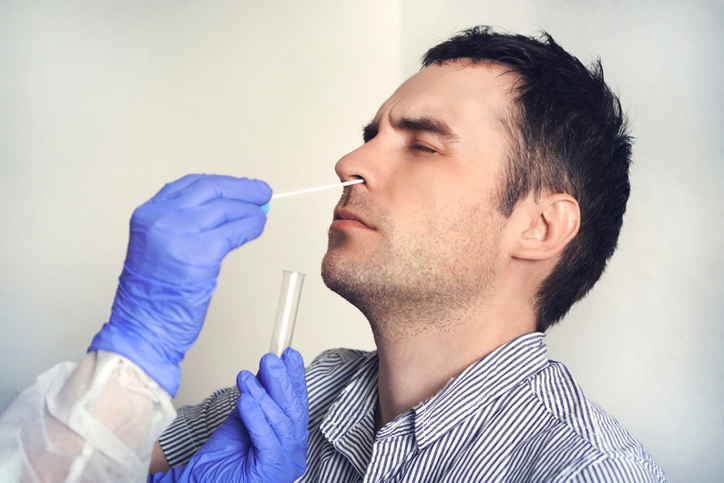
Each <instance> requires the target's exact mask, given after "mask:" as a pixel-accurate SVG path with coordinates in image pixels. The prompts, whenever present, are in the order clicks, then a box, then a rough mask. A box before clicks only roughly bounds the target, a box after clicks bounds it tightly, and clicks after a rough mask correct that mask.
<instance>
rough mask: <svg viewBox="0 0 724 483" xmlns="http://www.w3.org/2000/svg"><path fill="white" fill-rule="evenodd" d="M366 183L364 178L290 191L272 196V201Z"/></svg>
mask: <svg viewBox="0 0 724 483" xmlns="http://www.w3.org/2000/svg"><path fill="white" fill-rule="evenodd" d="M364 182H365V180H364V179H362V178H360V179H354V180H352V181H345V182H344V183H337V184H328V185H327V186H317V187H316V188H307V189H304V190H298V191H290V192H288V193H279V194H278V195H274V196H272V197H271V199H273V200H275V199H277V198H284V197H285V196H294V195H301V194H302V193H311V192H312V191H319V190H326V189H330V188H342V187H343V186H349V185H351V184H357V183H364Z"/></svg>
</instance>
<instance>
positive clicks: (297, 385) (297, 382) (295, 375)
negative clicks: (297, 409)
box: [282, 347, 309, 408]
mask: <svg viewBox="0 0 724 483" xmlns="http://www.w3.org/2000/svg"><path fill="white" fill-rule="evenodd" d="M282 362H284V364H285V365H286V366H287V373H288V374H289V378H290V379H291V381H292V385H293V386H294V389H295V391H296V392H297V395H298V396H299V399H300V400H301V402H302V405H303V406H304V407H306V408H309V399H308V395H307V377H306V374H305V370H304V359H303V358H302V355H301V354H300V353H299V352H297V351H296V350H294V349H292V348H291V347H287V348H286V349H285V350H284V353H283V354H282Z"/></svg>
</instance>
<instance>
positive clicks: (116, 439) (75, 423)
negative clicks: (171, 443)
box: [0, 351, 176, 483]
mask: <svg viewBox="0 0 724 483" xmlns="http://www.w3.org/2000/svg"><path fill="white" fill-rule="evenodd" d="M175 415H176V411H175V410H174V408H173V406H172V405H171V396H170V395H169V394H168V393H167V392H166V391H165V390H164V389H162V388H161V387H160V386H159V385H158V384H157V383H156V382H155V381H154V380H153V379H151V378H150V377H149V376H148V375H146V373H145V372H143V370H141V369H140V368H139V367H138V366H137V365H135V364H134V363H133V362H131V361H129V360H128V359H126V358H125V357H122V356H120V355H118V354H115V353H113V352H105V351H92V352H89V353H88V354H87V355H86V356H85V358H83V360H82V361H81V362H80V364H75V363H72V362H63V363H60V364H58V365H56V366H55V367H53V368H52V369H50V370H48V371H46V372H44V373H43V374H41V375H40V376H38V378H37V380H36V382H35V384H34V385H32V386H31V387H29V388H27V389H26V390H24V391H23V392H22V393H21V394H20V395H19V396H18V397H17V398H16V399H15V400H14V401H13V402H12V403H11V404H10V406H9V407H8V408H7V410H6V411H5V413H4V414H3V415H2V418H0V481H2V482H33V483H35V482H41V481H42V482H68V483H71V482H73V483H74V482H86V481H87V482H106V481H107V482H119V481H133V482H142V481H146V479H147V475H148V466H149V463H150V461H151V451H152V449H153V444H154V442H155V441H156V440H157V439H158V437H159V436H160V435H161V433H162V432H163V430H164V429H165V428H166V427H167V426H168V425H169V424H170V423H171V421H172V420H173V418H174V417H175Z"/></svg>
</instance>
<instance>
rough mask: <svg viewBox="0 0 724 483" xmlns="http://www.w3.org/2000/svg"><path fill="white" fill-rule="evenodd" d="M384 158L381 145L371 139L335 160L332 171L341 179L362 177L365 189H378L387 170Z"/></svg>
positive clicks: (381, 185) (373, 190) (372, 190)
mask: <svg viewBox="0 0 724 483" xmlns="http://www.w3.org/2000/svg"><path fill="white" fill-rule="evenodd" d="M385 159H386V156H385V153H384V152H383V150H382V149H381V146H379V143H377V142H376V140H375V139H373V140H371V141H369V142H367V143H365V144H363V145H362V146H360V147H359V148H357V149H355V150H354V151H352V152H351V153H349V154H347V155H346V156H344V157H342V159H340V160H339V161H337V164H336V165H335V166H334V171H335V172H336V173H337V176H339V179H340V180H342V181H351V180H354V179H358V178H362V179H364V180H365V182H364V186H365V189H366V190H367V191H370V192H375V191H380V190H381V189H382V187H383V186H384V180H385V172H386V171H387V169H386V168H385V161H384V160H385ZM388 167H389V166H388ZM360 188H361V186H360Z"/></svg>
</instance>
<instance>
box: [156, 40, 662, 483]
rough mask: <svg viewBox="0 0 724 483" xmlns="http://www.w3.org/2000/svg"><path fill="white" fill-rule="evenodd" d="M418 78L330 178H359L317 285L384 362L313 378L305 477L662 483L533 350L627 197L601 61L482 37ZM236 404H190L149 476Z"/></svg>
mask: <svg viewBox="0 0 724 483" xmlns="http://www.w3.org/2000/svg"><path fill="white" fill-rule="evenodd" d="M423 67H424V68H423V70H421V71H420V72H419V73H418V74H416V75H415V76H413V77H412V78H410V79H409V80H408V81H406V82H405V83H404V84H403V85H402V86H401V87H400V88H399V89H398V90H397V91H396V92H395V93H394V94H393V95H392V97H391V98H390V99H389V100H387V101H386V102H385V103H384V104H383V105H382V107H381V108H380V109H379V111H378V112H377V114H376V116H375V117H374V119H373V120H372V122H370V124H368V125H367V126H366V127H365V129H364V141H365V144H364V145H362V146H361V147H360V148H359V149H357V150H356V151H354V152H352V153H350V154H349V155H347V156H345V157H344V158H342V159H341V160H340V161H339V162H338V163H337V166H336V171H337V174H338V175H339V177H340V179H342V180H344V181H347V180H351V179H355V178H361V179H363V180H364V184H358V185H355V186H353V187H348V188H347V189H346V191H345V193H344V194H343V196H342V199H341V200H340V202H339V203H338V205H337V207H336V209H335V211H334V219H333V222H332V224H331V226H330V230H329V246H328V251H327V254H326V255H325V257H324V260H323V263H322V275H323V278H324V281H325V283H326V284H327V286H328V287H329V288H330V289H332V290H333V291H335V292H337V293H338V294H340V295H341V296H343V297H344V298H345V299H347V300H348V301H349V302H350V303H352V304H353V305H355V306H356V307H357V308H358V309H359V310H360V311H362V313H363V314H364V315H365V316H366V317H367V319H368V320H369V322H370V325H371V327H372V331H373V334H374V338H375V342H376V345H377V351H376V352H373V353H365V352H360V351H351V350H333V351H328V352H325V353H323V354H322V355H321V356H319V357H318V358H317V359H316V360H315V361H314V362H313V363H312V364H311V366H310V367H309V368H308V369H307V386H308V391H309V407H310V419H309V452H308V455H307V468H306V472H305V473H304V475H303V476H302V477H301V479H300V480H299V481H363V480H364V481H601V480H604V481H665V476H664V474H663V472H662V471H661V469H660V468H659V467H658V466H657V465H656V463H655V462H654V461H653V459H652V458H651V457H650V456H649V455H648V454H647V453H646V452H645V450H644V449H643V448H642V446H641V445H640V444H639V443H638V442H637V441H636V440H634V439H633V437H632V436H631V435H630V434H628V433H627V432H626V430H625V429H624V428H622V427H621V426H620V425H619V424H618V423H617V422H616V421H615V420H614V419H613V418H611V417H610V416H609V415H607V414H606V413H605V412H603V411H602V410H601V409H600V408H598V407H597V406H595V405H593V404H592V403H591V402H589V401H588V400H587V399H586V398H585V397H584V395H583V393H582V391H581V389H580V388H579V387H578V386H577V384H576V383H575V381H574V380H573V378H572V377H571V375H570V374H569V373H568V372H567V370H566V369H565V367H564V366H563V365H562V364H559V363H555V362H551V361H549V360H548V359H547V358H546V349H545V345H544V344H543V342H542V338H543V334H542V332H545V330H546V329H547V328H548V327H550V326H551V325H552V324H554V323H556V322H557V321H559V320H560V319H561V318H562V317H563V316H564V315H565V314H566V313H567V311H568V310H569V308H570V307H571V305H572V304H573V303H575V302H576V301H577V300H579V299H581V298H582V297H583V296H584V295H585V294H586V293H587V292H588V291H589V290H590V289H591V288H592V287H593V285H594V284H595V282H596V281H597V280H598V278H599V277H600V276H601V273H602V272H603V270H604V268H605V265H606V262H607V261H608V259H609V258H610V257H611V255H612V254H613V251H614V249H615V246H616V242H617V238H618V234H619V231H620V227H621V223H622V217H623V214H624V211H625V207H626V201H627V199H628V196H629V190H630V188H629V182H628V167H629V163H630V150H631V149H630V138H629V136H628V134H627V131H626V127H625V123H624V119H623V114H622V112H621V108H620V104H619V101H618V99H617V98H616V97H615V96H614V95H613V94H612V93H611V92H610V90H609V89H608V87H607V86H606V85H605V83H604V82H603V74H602V70H601V67H600V65H598V64H597V65H595V66H594V67H593V69H592V70H591V71H589V70H587V69H586V68H585V67H584V66H583V65H582V64H580V62H579V61H578V60H577V59H575V58H574V57H572V56H570V55H569V54H568V53H566V52H565V51H564V50H563V49H562V48H561V47H559V46H558V45H557V44H556V43H555V42H554V41H553V40H552V38H550V37H549V36H548V35H547V34H544V36H543V38H542V40H540V41H539V40H536V39H532V38H527V37H523V36H513V35H504V34H498V33H495V32H493V31H491V30H489V29H487V28H485V27H478V28H474V29H470V30H468V31H465V32H462V33H460V34H458V35H456V36H455V37H453V38H451V39H450V40H448V41H446V42H444V43H442V44H440V45H438V46H436V47H434V48H433V49H431V50H430V51H428V53H427V54H426V55H425V58H424V61H423ZM237 397H238V392H237V391H236V390H232V389H229V390H222V391H219V392H217V393H215V394H214V395H213V396H212V397H211V398H209V399H208V400H207V401H205V402H204V403H203V404H202V405H199V406H197V407H192V408H189V407H187V408H182V409H181V410H180V411H179V416H178V417H177V419H176V421H175V422H174V423H173V424H172V425H171V427H170V428H169V429H168V430H167V432H166V433H165V434H164V435H163V436H162V437H161V439H160V446H158V445H157V447H156V450H155V452H154V466H155V467H156V468H162V467H163V466H162V464H163V463H164V460H163V458H164V454H165V458H167V460H168V462H170V464H171V465H176V464H180V463H184V462H185V461H186V460H188V458H189V457H190V456H191V455H192V454H193V453H194V451H195V448H196V447H199V446H200V445H202V444H203V443H204V441H205V439H206V438H208V436H209V434H211V432H213V430H214V428H215V426H216V425H218V423H219V422H220V421H221V420H223V418H224V416H225V414H226V413H227V412H228V411H229V410H230V409H231V407H232V406H233V402H234V401H235V400H236V398H237ZM161 449H162V451H163V453H161V451H160V450H161ZM156 465H161V466H156Z"/></svg>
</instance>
